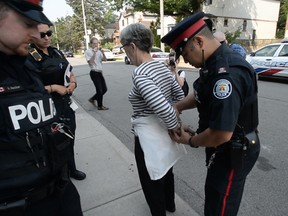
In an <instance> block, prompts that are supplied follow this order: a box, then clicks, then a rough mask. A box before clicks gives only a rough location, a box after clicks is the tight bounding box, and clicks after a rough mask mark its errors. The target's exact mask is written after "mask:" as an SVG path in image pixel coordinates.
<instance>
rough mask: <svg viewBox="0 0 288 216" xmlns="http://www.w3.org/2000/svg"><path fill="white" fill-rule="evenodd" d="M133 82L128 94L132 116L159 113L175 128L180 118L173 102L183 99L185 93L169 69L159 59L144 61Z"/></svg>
mask: <svg viewBox="0 0 288 216" xmlns="http://www.w3.org/2000/svg"><path fill="white" fill-rule="evenodd" d="M132 82H133V86H132V89H131V91H130V93H129V96H128V99H129V101H130V103H131V104H132V107H133V115H132V118H138V117H145V116H148V115H150V114H157V116H158V117H159V118H160V119H162V120H163V121H164V123H165V124H166V126H167V128H168V129H173V128H175V127H176V126H177V124H178V119H177V116H176V112H175V110H174V109H173V107H172V104H174V103H175V102H177V101H179V100H181V99H183V98H184V93H183V91H182V89H181V87H180V86H179V84H178V83H177V81H176V80H175V78H174V77H173V75H172V73H171V72H170V71H169V69H168V68H167V67H166V66H165V65H164V64H163V63H160V62H158V61H150V62H144V63H142V64H141V65H140V66H139V67H138V68H136V69H135V70H134V71H133V75H132Z"/></svg>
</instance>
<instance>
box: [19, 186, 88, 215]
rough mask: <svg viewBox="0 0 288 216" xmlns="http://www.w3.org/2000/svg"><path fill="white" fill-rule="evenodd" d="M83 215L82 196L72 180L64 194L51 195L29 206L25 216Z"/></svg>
mask: <svg viewBox="0 0 288 216" xmlns="http://www.w3.org/2000/svg"><path fill="white" fill-rule="evenodd" d="M39 215H41V216H52V215H53V216H67V215H69V216H83V213H82V209H81V204H80V196H79V194H78V191H77V189H76V187H75V186H74V184H73V183H72V182H71V181H70V183H68V185H67V186H66V189H65V190H64V192H63V193H62V194H56V195H55V196H50V197H48V198H46V199H44V200H42V201H40V202H38V203H35V204H34V205H31V206H28V208H27V210H26V212H25V214H24V216H39Z"/></svg>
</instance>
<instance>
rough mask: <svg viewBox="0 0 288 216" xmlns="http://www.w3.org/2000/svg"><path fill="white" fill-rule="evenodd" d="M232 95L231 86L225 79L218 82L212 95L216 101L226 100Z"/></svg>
mask: <svg viewBox="0 0 288 216" xmlns="http://www.w3.org/2000/svg"><path fill="white" fill-rule="evenodd" d="M231 93H232V84H231V83H230V81H228V80H226V79H220V80H218V81H217V82H216V83H215V85H214V87H213V94H214V96H215V97H216V98H218V99H225V98H228V97H229V96H230V95H231Z"/></svg>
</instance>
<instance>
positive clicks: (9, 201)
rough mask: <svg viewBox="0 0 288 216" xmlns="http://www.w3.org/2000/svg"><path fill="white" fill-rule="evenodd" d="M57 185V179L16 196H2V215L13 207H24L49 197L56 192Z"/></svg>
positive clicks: (0, 202) (0, 209) (0, 201)
mask: <svg viewBox="0 0 288 216" xmlns="http://www.w3.org/2000/svg"><path fill="white" fill-rule="evenodd" d="M56 186H57V185H56V180H53V181H52V182H50V183H48V184H46V185H44V186H41V187H39V188H32V189H30V190H27V191H25V192H22V193H21V194H19V195H16V196H14V197H5V198H2V197H1V198H0V215H1V212H5V211H8V210H10V209H13V208H19V207H20V206H23V208H24V207H25V206H26V205H30V204H32V203H35V202H37V201H40V200H43V199H45V198H46V197H49V196H50V195H52V194H53V193H54V192H55V189H56ZM0 196H1V195H0Z"/></svg>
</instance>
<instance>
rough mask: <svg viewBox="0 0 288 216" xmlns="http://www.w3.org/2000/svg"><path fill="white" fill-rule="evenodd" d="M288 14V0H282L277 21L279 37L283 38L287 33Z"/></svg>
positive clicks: (277, 34) (277, 35)
mask: <svg viewBox="0 0 288 216" xmlns="http://www.w3.org/2000/svg"><path fill="white" fill-rule="evenodd" d="M287 14H288V0H281V1H280V11H279V18H278V23H277V33H276V37H277V38H283V37H284V34H285V26H286V19H287Z"/></svg>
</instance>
